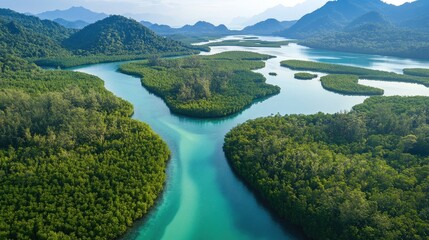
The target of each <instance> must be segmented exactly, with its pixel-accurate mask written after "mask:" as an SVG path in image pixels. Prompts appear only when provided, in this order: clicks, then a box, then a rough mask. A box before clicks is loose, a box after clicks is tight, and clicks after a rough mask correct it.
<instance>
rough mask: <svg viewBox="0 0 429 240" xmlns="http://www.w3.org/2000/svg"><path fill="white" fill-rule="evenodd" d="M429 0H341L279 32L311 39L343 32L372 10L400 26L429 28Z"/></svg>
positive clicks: (284, 34)
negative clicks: (398, 0)
mask: <svg viewBox="0 0 429 240" xmlns="http://www.w3.org/2000/svg"><path fill="white" fill-rule="evenodd" d="M428 10H429V1H428V0H417V1H415V2H412V3H406V4H403V5H401V6H394V5H390V4H386V3H385V2H383V1H381V0H337V1H330V2H328V3H326V4H325V5H324V6H323V7H321V8H319V9H317V10H316V11H314V12H312V13H309V14H307V15H305V16H304V17H302V18H301V19H299V20H298V21H297V23H296V24H294V25H293V26H292V27H290V28H288V29H286V30H284V31H282V32H280V33H279V35H281V36H285V37H290V38H298V39H303V38H308V37H312V36H316V35H320V34H324V33H332V32H336V31H341V30H342V29H344V28H345V27H346V26H347V25H348V24H350V23H351V22H353V21H354V20H356V19H357V18H360V17H362V16H363V15H365V14H367V13H369V12H376V13H379V14H380V15H382V16H383V17H384V18H386V20H388V21H389V22H392V23H393V24H394V25H395V26H397V27H406V28H413V29H420V30H429V21H428V20H429V14H428V13H429V12H428Z"/></svg>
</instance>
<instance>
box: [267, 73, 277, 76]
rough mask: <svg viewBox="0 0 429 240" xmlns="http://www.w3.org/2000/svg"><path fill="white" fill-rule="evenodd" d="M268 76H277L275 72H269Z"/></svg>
mask: <svg viewBox="0 0 429 240" xmlns="http://www.w3.org/2000/svg"><path fill="white" fill-rule="evenodd" d="M268 75H270V76H277V73H275V72H270V73H268Z"/></svg>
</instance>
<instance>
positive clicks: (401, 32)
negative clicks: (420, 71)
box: [299, 24, 429, 59]
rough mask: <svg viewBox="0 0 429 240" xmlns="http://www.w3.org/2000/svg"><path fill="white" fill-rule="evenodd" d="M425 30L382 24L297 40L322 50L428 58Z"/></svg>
mask: <svg viewBox="0 0 429 240" xmlns="http://www.w3.org/2000/svg"><path fill="white" fill-rule="evenodd" d="M428 38H429V34H428V33H425V32H422V31H417V30H408V29H402V28H396V27H390V26H386V25H385V24H366V25H364V26H360V27H358V28H353V29H349V30H343V31H340V32H330V33H321V34H315V35H313V36H311V37H310V38H307V39H304V40H302V41H300V42H299V44H301V45H304V46H307V47H312V48H318V49H326V50H334V51H345V52H355V53H366V54H379V55H385V56H396V57H405V58H422V59H428V58H429V43H428V41H427V39H428Z"/></svg>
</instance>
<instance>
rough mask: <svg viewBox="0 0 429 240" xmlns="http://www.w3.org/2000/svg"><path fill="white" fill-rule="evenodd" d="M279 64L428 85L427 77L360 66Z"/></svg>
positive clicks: (288, 61) (295, 67)
mask: <svg viewBox="0 0 429 240" xmlns="http://www.w3.org/2000/svg"><path fill="white" fill-rule="evenodd" d="M281 65H282V66H283V67H287V68H290V69H293V70H303V71H314V72H323V73H330V74H351V75H356V76H358V77H359V79H369V80H381V81H392V82H409V83H419V84H422V85H425V86H426V87H429V78H427V77H418V76H411V75H403V74H397V73H393V72H386V71H380V70H371V69H366V68H360V67H352V66H344V65H337V64H330V63H319V62H310V61H301V60H286V61H282V62H281Z"/></svg>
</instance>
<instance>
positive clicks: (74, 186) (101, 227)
mask: <svg viewBox="0 0 429 240" xmlns="http://www.w3.org/2000/svg"><path fill="white" fill-rule="evenodd" d="M1 63H2V66H1V68H0V69H1V72H0V89H1V90H0V239H113V238H117V237H118V236H120V235H121V234H123V233H124V232H125V231H126V230H127V228H129V227H130V226H131V225H132V224H133V222H134V221H135V220H137V219H139V218H142V217H143V216H145V214H146V213H147V212H148V211H149V209H150V208H151V207H152V206H153V205H154V202H155V200H156V198H157V197H158V196H159V194H160V193H161V191H162V189H163V183H164V181H165V178H166V176H165V167H166V161H167V160H168V158H169V155H170V153H169V150H168V148H167V145H166V144H165V143H164V142H163V141H162V140H161V139H160V138H159V136H157V135H156V134H155V133H154V132H153V131H152V130H151V129H150V128H149V126H148V125H146V124H143V123H140V122H137V121H134V120H131V119H130V118H129V116H130V115H131V114H132V111H133V109H132V106H131V105H130V104H129V103H127V102H125V101H123V100H121V99H119V98H117V97H115V96H113V94H112V93H110V92H108V91H107V90H106V89H105V88H104V86H103V82H102V81H101V80H100V79H98V78H96V77H93V76H90V75H87V74H82V73H75V72H67V71H45V70H41V69H40V68H38V67H36V66H35V65H32V64H28V63H27V62H26V61H24V60H22V59H19V58H16V57H12V56H4V57H2V59H1Z"/></svg>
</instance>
